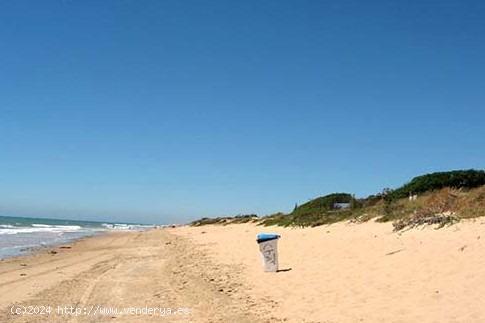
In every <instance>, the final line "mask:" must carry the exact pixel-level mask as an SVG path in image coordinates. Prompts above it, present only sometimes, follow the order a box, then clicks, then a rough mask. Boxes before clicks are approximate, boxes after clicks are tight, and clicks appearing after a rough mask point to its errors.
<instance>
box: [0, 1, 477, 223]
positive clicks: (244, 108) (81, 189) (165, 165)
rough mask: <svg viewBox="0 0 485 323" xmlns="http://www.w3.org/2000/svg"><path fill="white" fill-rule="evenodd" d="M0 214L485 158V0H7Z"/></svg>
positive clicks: (194, 199)
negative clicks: (484, 0)
mask: <svg viewBox="0 0 485 323" xmlns="http://www.w3.org/2000/svg"><path fill="white" fill-rule="evenodd" d="M0 112H1V113H0V213H1V214H3V215H31V216H53V217H61V218H80V219H91V220H101V221H109V220H112V221H134V222H148V223H152V222H157V223H164V222H180V221H186V220H188V219H193V218H197V217H201V216H217V215H229V214H238V213H248V212H256V213H258V214H261V215H262V214H268V213H272V212H276V211H288V210H291V209H292V207H293V205H294V204H295V203H303V202H305V201H307V200H308V199H309V198H313V197H316V196H319V195H322V194H327V193H331V192H336V191H346V192H352V193H355V194H356V195H357V196H366V195H368V194H371V193H375V192H378V191H380V190H382V188H384V187H397V186H399V185H401V184H403V183H404V182H406V181H407V180H409V179H410V178H411V177H413V176H415V175H419V174H422V173H426V172H431V171H440V170H450V169H462V168H483V166H484V165H485V142H484V141H485V130H484V124H485V2H483V1H481V0H480V1H458V0H456V1H448V0H444V1H422V0H419V1H389V0H385V1H360V0H356V1H342V0H336V1H323V0H321V1H302V0H294V1H283V0H277V1H249V0H247V1H227V0H220V1H188V0H184V1H180V0H173V1H165V0H156V1H139V0H136V1H128V0H116V1H87V0H82V1H81V0H63V1H61V0H59V1H22V0H18V1H2V2H1V3H0Z"/></svg>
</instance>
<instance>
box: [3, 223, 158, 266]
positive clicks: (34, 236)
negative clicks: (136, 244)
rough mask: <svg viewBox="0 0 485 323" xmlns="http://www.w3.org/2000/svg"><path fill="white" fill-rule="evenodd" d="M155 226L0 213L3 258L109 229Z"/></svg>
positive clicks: (150, 226) (138, 228) (143, 228)
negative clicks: (15, 215)
mask: <svg viewBox="0 0 485 323" xmlns="http://www.w3.org/2000/svg"><path fill="white" fill-rule="evenodd" d="M152 227H154V226H153V225H142V224H136V223H107V222H92V221H77V220H61V219H47V218H26V217H10V216H0V259H4V258H8V257H12V256H18V255H22V254H25V253H29V252H32V251H34V250H37V249H39V248H42V247H49V246H53V245H58V244H63V243H67V242H71V241H73V240H76V239H80V238H83V237H88V236H93V235H96V234H101V233H104V232H108V231H118V230H138V231H139V230H146V229H149V228H152Z"/></svg>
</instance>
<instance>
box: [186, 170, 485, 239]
mask: <svg viewBox="0 0 485 323" xmlns="http://www.w3.org/2000/svg"><path fill="white" fill-rule="evenodd" d="M480 216H485V171H483V170H457V171H449V172H437V173H431V174H425V175H421V176H417V177H415V178H413V179H412V180H411V181H409V182H408V183H406V184H404V185H402V186H401V187H399V188H397V189H394V190H392V189H384V190H383V191H382V192H380V193H378V194H375V195H370V196H368V197H366V198H355V196H354V195H352V194H350V193H333V194H329V195H325V196H321V197H318V198H315V199H312V200H310V201H308V202H306V203H304V204H302V205H300V206H298V205H295V208H294V209H293V211H292V212H290V213H282V212H279V213H275V214H271V215H267V216H262V217H258V216H257V215H255V214H250V215H238V216H235V217H218V218H203V219H200V220H197V221H194V222H192V223H191V225H194V226H199V225H205V224H231V223H246V222H255V223H258V224H259V225H263V226H269V225H279V226H285V227H287V226H297V227H314V226H319V225H324V224H331V223H335V222H338V221H344V220H350V221H355V222H365V221H368V220H370V219H375V220H376V221H379V222H388V221H392V222H393V226H394V229H395V230H403V229H405V228H411V227H415V226H419V225H425V224H436V225H437V226H438V227H441V226H445V225H448V224H453V223H455V222H457V221H459V220H460V219H464V218H475V217H480Z"/></svg>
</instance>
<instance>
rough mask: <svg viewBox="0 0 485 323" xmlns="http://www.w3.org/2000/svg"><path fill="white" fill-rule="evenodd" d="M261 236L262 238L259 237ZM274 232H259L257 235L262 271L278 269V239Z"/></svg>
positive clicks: (275, 270)
mask: <svg viewBox="0 0 485 323" xmlns="http://www.w3.org/2000/svg"><path fill="white" fill-rule="evenodd" d="M261 236H263V238H261ZM279 237H280V236H279V235H276V234H260V235H258V240H257V241H258V245H259V251H260V252H261V257H262V258H263V266H264V271H267V272H277V271H278V239H279Z"/></svg>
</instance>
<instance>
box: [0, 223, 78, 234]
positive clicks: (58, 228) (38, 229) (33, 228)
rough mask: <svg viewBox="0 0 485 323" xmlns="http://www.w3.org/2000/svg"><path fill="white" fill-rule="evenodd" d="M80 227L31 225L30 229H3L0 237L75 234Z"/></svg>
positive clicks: (0, 231) (0, 230)
mask: <svg viewBox="0 0 485 323" xmlns="http://www.w3.org/2000/svg"><path fill="white" fill-rule="evenodd" d="M81 229H82V227H80V226H78V225H39V224H37V225H32V226H31V227H13V226H11V227H4V226H3V225H2V228H1V229H0V235H2V234H19V233H41V232H45V233H47V232H52V233H64V232H76V231H79V230H81Z"/></svg>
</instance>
